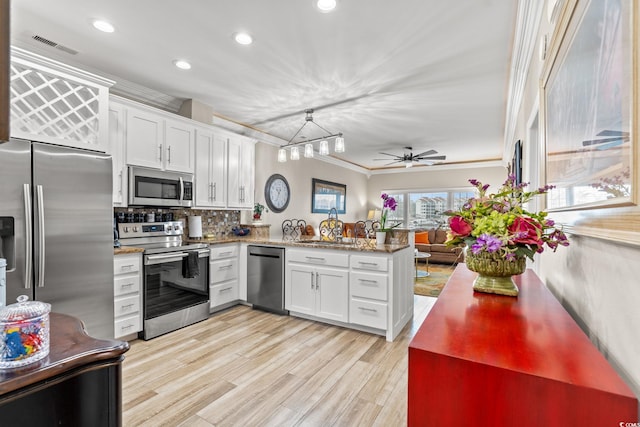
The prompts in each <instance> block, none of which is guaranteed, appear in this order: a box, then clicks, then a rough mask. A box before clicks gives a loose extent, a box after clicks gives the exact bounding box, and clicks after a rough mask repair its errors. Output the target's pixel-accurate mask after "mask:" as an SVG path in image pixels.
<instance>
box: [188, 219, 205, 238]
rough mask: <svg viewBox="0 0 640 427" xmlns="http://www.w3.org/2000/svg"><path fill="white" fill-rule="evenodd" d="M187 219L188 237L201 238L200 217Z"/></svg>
mask: <svg viewBox="0 0 640 427" xmlns="http://www.w3.org/2000/svg"><path fill="white" fill-rule="evenodd" d="M188 218H189V237H202V217H201V216H190V217H188Z"/></svg>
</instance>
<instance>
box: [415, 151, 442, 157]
mask: <svg viewBox="0 0 640 427" xmlns="http://www.w3.org/2000/svg"><path fill="white" fill-rule="evenodd" d="M437 153H438V152H437V151H436V150H429V151H425V152H424V153H420V154H416V155H415V156H413V157H422V156H430V155H432V154H437Z"/></svg>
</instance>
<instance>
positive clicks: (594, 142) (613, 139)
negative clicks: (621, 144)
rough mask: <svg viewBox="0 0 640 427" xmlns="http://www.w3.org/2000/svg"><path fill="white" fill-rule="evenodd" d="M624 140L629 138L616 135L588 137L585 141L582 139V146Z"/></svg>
mask: <svg viewBox="0 0 640 427" xmlns="http://www.w3.org/2000/svg"><path fill="white" fill-rule="evenodd" d="M625 140H629V138H625V137H621V136H618V137H614V138H602V139H589V140H587V141H582V146H583V147H588V146H590V145H597V144H604V143H605V142H614V141H625Z"/></svg>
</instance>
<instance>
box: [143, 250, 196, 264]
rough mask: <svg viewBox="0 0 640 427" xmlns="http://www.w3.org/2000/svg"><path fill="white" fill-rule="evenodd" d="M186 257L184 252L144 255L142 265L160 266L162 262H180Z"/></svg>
mask: <svg viewBox="0 0 640 427" xmlns="http://www.w3.org/2000/svg"><path fill="white" fill-rule="evenodd" d="M186 256H187V253H186V252H172V253H170V254H164V255H146V256H145V257H144V265H153V264H162V263H164V262H173V261H181V260H182V258H185V257H186Z"/></svg>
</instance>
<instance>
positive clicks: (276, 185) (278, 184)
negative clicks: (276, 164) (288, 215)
mask: <svg viewBox="0 0 640 427" xmlns="http://www.w3.org/2000/svg"><path fill="white" fill-rule="evenodd" d="M264 199H265V200H266V201H267V206H269V209H271V210H272V211H273V212H276V213H280V212H282V211H284V210H285V209H286V208H287V206H288V205H289V199H291V191H290V189H289V183H288V182H287V179H286V178H285V177H284V176H282V175H280V174H277V173H276V174H273V175H271V176H270V177H269V179H267V184H266V185H265V186H264Z"/></svg>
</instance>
